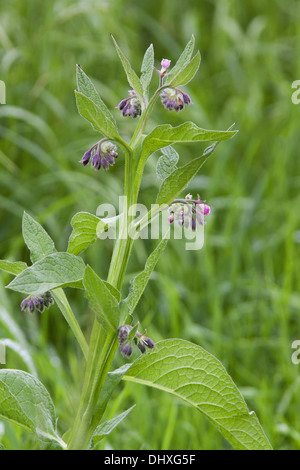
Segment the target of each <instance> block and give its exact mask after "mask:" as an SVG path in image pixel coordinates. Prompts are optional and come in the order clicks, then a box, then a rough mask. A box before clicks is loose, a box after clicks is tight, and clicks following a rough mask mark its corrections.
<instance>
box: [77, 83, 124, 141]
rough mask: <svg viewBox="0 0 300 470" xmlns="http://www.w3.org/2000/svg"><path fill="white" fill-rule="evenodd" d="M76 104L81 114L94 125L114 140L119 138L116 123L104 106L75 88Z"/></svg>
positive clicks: (97, 129)
mask: <svg viewBox="0 0 300 470" xmlns="http://www.w3.org/2000/svg"><path fill="white" fill-rule="evenodd" d="M75 97H76V104H77V109H78V112H79V114H80V115H81V116H82V117H83V118H85V119H86V120H87V121H89V123H90V124H91V125H92V127H93V128H94V129H95V130H96V131H98V132H101V133H102V134H104V135H105V136H106V137H108V138H109V139H112V140H119V134H118V129H117V126H116V124H115V123H114V122H113V121H111V120H110V119H108V118H107V116H106V113H105V112H104V111H103V108H100V107H99V106H97V105H96V104H95V103H94V102H93V101H92V100H91V99H90V98H88V97H87V96H85V95H84V94H83V93H81V92H79V91H76V90H75Z"/></svg>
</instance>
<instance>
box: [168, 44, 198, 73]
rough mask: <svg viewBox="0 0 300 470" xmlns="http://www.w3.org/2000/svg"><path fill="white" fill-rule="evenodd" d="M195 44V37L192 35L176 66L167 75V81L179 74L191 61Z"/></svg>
mask: <svg viewBox="0 0 300 470" xmlns="http://www.w3.org/2000/svg"><path fill="white" fill-rule="evenodd" d="M194 46H195V37H194V35H192V37H191V39H190V40H189V42H188V43H187V45H186V46H185V49H184V51H183V52H182V54H181V56H180V57H179V59H178V60H177V62H176V64H175V65H174V67H173V68H172V69H171V70H170V72H169V73H168V75H167V81H168V82H169V81H170V80H172V79H173V77H175V76H176V75H178V74H179V73H180V72H181V71H182V70H183V69H184V68H185V67H186V66H187V64H188V63H189V62H190V60H191V57H192V54H193V50H194Z"/></svg>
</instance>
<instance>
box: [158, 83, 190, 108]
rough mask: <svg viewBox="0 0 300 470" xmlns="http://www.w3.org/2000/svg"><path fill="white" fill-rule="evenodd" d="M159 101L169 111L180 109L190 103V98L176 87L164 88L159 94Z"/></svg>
mask: <svg viewBox="0 0 300 470" xmlns="http://www.w3.org/2000/svg"><path fill="white" fill-rule="evenodd" d="M160 98H161V102H162V104H163V105H164V107H165V108H166V109H168V110H169V111H176V112H178V111H181V110H182V109H183V108H184V105H185V104H186V105H189V104H190V103H191V98H190V97H189V95H187V94H186V93H183V92H182V91H180V90H178V89H177V88H166V89H165V90H163V92H162V93H161V94H160Z"/></svg>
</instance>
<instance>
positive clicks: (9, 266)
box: [0, 259, 27, 276]
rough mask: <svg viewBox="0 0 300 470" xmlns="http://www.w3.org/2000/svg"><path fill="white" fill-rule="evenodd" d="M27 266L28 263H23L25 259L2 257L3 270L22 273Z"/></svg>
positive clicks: (0, 266)
mask: <svg viewBox="0 0 300 470" xmlns="http://www.w3.org/2000/svg"><path fill="white" fill-rule="evenodd" d="M26 268H27V264H26V263H23V261H7V260H3V259H0V269H1V271H5V272H7V273H10V274H14V275H15V276H17V274H20V273H21V272H22V271H24V269H26Z"/></svg>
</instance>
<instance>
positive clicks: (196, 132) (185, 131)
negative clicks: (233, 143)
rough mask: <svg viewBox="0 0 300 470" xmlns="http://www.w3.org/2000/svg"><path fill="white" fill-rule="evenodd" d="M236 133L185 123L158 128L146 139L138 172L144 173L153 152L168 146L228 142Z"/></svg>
mask: <svg viewBox="0 0 300 470" xmlns="http://www.w3.org/2000/svg"><path fill="white" fill-rule="evenodd" d="M236 133H237V131H210V130H206V129H201V128H200V127H198V126H197V125H196V124H194V123H193V122H185V123H183V124H180V125H179V126H177V127H172V126H171V124H163V125H162V126H157V127H155V129H153V131H152V132H150V134H148V136H147V137H145V140H144V143H143V148H142V156H141V158H140V161H139V166H138V172H142V171H143V168H144V165H145V162H146V161H147V159H148V157H149V156H150V155H151V154H152V153H153V152H155V151H156V150H159V149H161V148H163V147H167V146H168V145H172V144H174V143H176V142H185V143H190V142H208V141H214V140H217V141H220V140H226V139H230V138H231V137H233V136H234V135H235V134H236Z"/></svg>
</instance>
